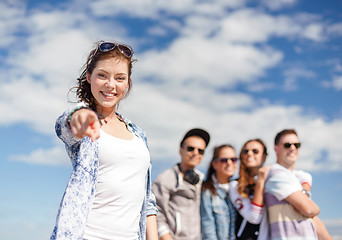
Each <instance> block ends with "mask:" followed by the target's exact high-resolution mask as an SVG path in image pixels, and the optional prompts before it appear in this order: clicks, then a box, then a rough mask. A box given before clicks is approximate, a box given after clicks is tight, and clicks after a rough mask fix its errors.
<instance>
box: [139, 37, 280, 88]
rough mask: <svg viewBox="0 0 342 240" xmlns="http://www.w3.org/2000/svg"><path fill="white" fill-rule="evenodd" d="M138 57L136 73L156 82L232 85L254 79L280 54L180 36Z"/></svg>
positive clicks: (217, 85) (250, 47) (277, 59)
mask: <svg viewBox="0 0 342 240" xmlns="http://www.w3.org/2000/svg"><path fill="white" fill-rule="evenodd" d="M140 57H141V59H143V60H142V61H140V62H139V64H138V65H137V66H136V70H135V72H137V73H138V74H139V76H143V77H144V78H146V79H151V78H152V79H154V80H156V81H158V83H163V84H167V85H173V84H175V83H176V85H177V84H179V83H182V84H185V85H187V83H189V82H196V84H198V85H200V86H206V87H208V86H212V87H224V86H228V87H232V86H234V85H235V84H237V83H239V82H253V81H256V79H257V78H258V77H260V76H263V75H264V72H265V71H266V69H268V68H271V67H272V66H274V65H276V64H277V63H278V62H279V61H280V60H281V58H282V54H281V53H280V52H278V51H276V50H274V49H270V48H264V49H262V48H256V47H253V46H250V45H242V44H241V45H240V44H229V43H224V42H220V41H216V40H212V39H203V38H183V39H182V38H180V39H177V40H175V41H174V42H173V43H172V44H171V45H170V46H169V48H168V49H165V50H162V51H155V50H151V51H147V52H145V53H144V54H143V55H141V56H140ZM180 66H184V67H180Z"/></svg>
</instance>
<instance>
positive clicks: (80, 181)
mask: <svg viewBox="0 0 342 240" xmlns="http://www.w3.org/2000/svg"><path fill="white" fill-rule="evenodd" d="M81 105H82V104H81ZM71 111H72V109H69V110H67V111H66V112H64V113H63V114H62V115H61V116H60V117H59V118H58V119H57V121H56V126H55V130H56V134H57V136H58V137H59V138H60V139H61V140H62V141H63V142H64V144H65V148H66V151H67V153H68V155H69V157H70V159H71V162H72V165H73V171H72V174H71V177H70V180H69V183H68V185H67V188H66V190H65V192H64V195H63V198H62V201H61V204H60V208H59V210H58V214H57V219H56V226H55V228H54V230H53V233H52V236H51V238H50V239H51V240H52V239H58V240H62V239H68V240H83V234H84V230H85V226H86V221H87V216H88V213H89V210H90V209H91V207H92V202H93V198H94V194H95V189H96V183H97V173H98V165H99V164H98V157H99V150H98V142H97V141H95V142H92V141H91V140H90V138H89V137H84V138H82V139H79V138H76V137H75V136H74V135H73V133H72V132H71V129H70V126H69V125H68V123H67V118H68V116H69V114H70V112H71ZM118 115H119V114H118ZM119 116H120V117H121V118H123V117H122V116H121V115H119ZM123 120H124V121H125V122H126V124H127V128H128V130H129V131H131V132H132V133H133V134H135V135H136V136H137V137H140V138H142V139H143V140H144V142H145V143H146V146H147V139H146V136H145V133H144V131H143V130H142V129H141V128H139V127H138V126H136V125H135V124H134V123H132V122H131V121H129V120H128V119H125V118H123ZM151 168H152V165H151V163H150V166H149V169H148V171H147V172H146V178H145V180H146V181H145V190H146V191H145V198H144V203H143V205H142V208H141V212H140V213H141V217H140V222H139V240H144V239H146V217H147V216H149V215H156V214H157V208H156V200H155V196H154V195H153V193H152V191H151Z"/></svg>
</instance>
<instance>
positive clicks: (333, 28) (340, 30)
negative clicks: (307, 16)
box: [327, 22, 342, 36]
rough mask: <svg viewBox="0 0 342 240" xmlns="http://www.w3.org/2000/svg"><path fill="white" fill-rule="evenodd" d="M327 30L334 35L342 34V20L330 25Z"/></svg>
mask: <svg viewBox="0 0 342 240" xmlns="http://www.w3.org/2000/svg"><path fill="white" fill-rule="evenodd" d="M327 32H328V33H329V34H331V35H333V36H342V22H338V23H334V24H332V25H330V26H328V28H327Z"/></svg>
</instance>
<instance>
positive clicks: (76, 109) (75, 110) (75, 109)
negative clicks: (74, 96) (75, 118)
mask: <svg viewBox="0 0 342 240" xmlns="http://www.w3.org/2000/svg"><path fill="white" fill-rule="evenodd" d="M81 109H88V110H91V111H93V109H91V108H90V107H85V106H79V107H76V108H74V109H73V110H72V111H71V112H70V114H69V116H68V120H67V122H68V124H69V125H70V122H71V117H72V115H73V114H74V113H75V112H77V111H78V110H81Z"/></svg>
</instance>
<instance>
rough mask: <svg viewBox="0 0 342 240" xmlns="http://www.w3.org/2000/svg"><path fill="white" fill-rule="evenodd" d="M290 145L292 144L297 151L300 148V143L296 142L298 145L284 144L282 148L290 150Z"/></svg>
mask: <svg viewBox="0 0 342 240" xmlns="http://www.w3.org/2000/svg"><path fill="white" fill-rule="evenodd" d="M292 144H293V145H294V146H295V147H296V148H297V149H298V148H300V145H301V143H300V142H298V143H284V144H283V146H284V148H290V147H291V145H292Z"/></svg>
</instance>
